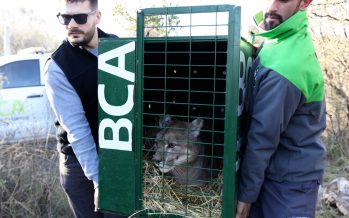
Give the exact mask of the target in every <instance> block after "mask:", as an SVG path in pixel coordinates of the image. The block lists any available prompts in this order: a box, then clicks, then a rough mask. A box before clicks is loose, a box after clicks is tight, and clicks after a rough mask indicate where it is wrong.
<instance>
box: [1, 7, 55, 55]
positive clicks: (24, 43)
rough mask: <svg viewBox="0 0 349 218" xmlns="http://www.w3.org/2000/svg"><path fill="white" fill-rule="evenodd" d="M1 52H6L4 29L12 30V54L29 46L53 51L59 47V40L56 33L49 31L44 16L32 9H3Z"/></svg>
mask: <svg viewBox="0 0 349 218" xmlns="http://www.w3.org/2000/svg"><path fill="white" fill-rule="evenodd" d="M0 19H1V21H2V22H1V23H0V54H3V53H4V47H3V45H4V38H3V37H4V30H5V28H6V26H8V27H9V30H10V47H11V54H15V53H17V52H18V51H19V50H21V49H25V48H29V47H43V48H45V50H46V51H52V50H53V49H54V48H56V47H57V45H58V43H59V40H58V39H57V38H56V36H55V33H50V32H48V31H47V29H48V28H47V27H48V26H49V24H48V23H47V22H46V21H45V20H44V18H41V17H39V16H38V15H36V14H35V13H34V12H33V11H32V10H30V9H29V10H28V9H25V8H19V9H18V10H15V11H9V10H6V8H3V9H1V15H0Z"/></svg>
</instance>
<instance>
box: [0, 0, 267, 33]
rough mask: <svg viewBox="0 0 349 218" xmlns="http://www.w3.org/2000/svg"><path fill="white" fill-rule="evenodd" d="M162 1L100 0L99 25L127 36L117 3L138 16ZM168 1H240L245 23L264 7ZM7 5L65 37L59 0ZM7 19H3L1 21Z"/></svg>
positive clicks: (14, 0)
mask: <svg viewBox="0 0 349 218" xmlns="http://www.w3.org/2000/svg"><path fill="white" fill-rule="evenodd" d="M258 1H260V0H258ZM162 2H163V1H162V0H99V10H100V11H101V12H102V19H101V23H100V24H99V27H100V28H101V29H103V30H104V31H106V32H109V33H114V34H116V35H118V36H120V37H127V36H128V33H126V32H125V31H124V30H123V29H122V28H121V27H120V25H118V24H117V22H116V18H115V17H113V15H112V9H113V7H114V6H115V5H116V3H120V4H123V5H125V7H127V9H128V11H129V13H131V14H132V13H133V12H134V13H135V16H136V11H137V10H138V9H140V8H148V7H152V6H153V5H156V6H161V5H162ZM168 2H170V3H171V4H172V5H176V4H178V6H195V5H216V4H233V2H238V5H241V8H242V23H243V25H246V24H245V23H249V22H251V20H252V19H251V17H252V16H253V14H254V13H255V12H256V11H258V10H261V9H262V8H261V6H260V4H258V3H257V4H256V1H255V0H235V1H233V0H191V1H188V0H173V1H168ZM260 2H262V1H260ZM6 5H7V6H3V7H6V8H7V9H9V10H18V8H20V7H24V8H26V9H32V10H33V12H34V13H37V14H38V15H40V16H42V17H43V18H45V20H46V21H47V23H48V24H49V26H48V29H47V30H48V31H52V32H54V33H56V35H57V37H64V33H65V30H64V27H63V26H62V25H61V24H59V22H58V20H57V18H56V16H55V15H56V14H57V13H58V11H59V10H58V8H59V0H11V1H8V2H7V3H6ZM5 21H6V18H5ZM5 21H4V20H1V21H0V22H5ZM0 26H1V25H0Z"/></svg>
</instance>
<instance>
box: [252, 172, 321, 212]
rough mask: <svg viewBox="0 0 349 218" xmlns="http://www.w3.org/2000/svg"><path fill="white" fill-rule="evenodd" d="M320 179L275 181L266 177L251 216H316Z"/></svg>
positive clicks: (253, 205)
mask: <svg viewBox="0 0 349 218" xmlns="http://www.w3.org/2000/svg"><path fill="white" fill-rule="evenodd" d="M318 189H319V182H318V181H316V180H315V181H306V182H275V181H271V180H268V179H265V181H264V183H263V185H262V188H261V192H260V194H259V197H258V199H257V201H256V202H254V203H253V204H252V206H251V210H250V216H249V218H314V217H315V210H316V201H317V195H318Z"/></svg>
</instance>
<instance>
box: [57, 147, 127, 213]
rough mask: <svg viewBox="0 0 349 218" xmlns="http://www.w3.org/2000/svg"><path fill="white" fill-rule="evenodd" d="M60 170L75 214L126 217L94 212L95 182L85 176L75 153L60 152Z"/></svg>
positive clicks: (64, 187) (62, 182)
mask: <svg viewBox="0 0 349 218" xmlns="http://www.w3.org/2000/svg"><path fill="white" fill-rule="evenodd" d="M59 171H60V181H61V185H62V187H63V189H64V191H65V193H66V195H67V197H68V201H69V204H70V207H71V208H72V211H73V213H74V216H75V217H77V218H109V217H110V218H116V217H126V216H119V215H115V214H109V213H101V212H94V187H93V182H92V181H91V180H89V179H87V177H86V176H85V174H84V172H83V171H82V168H81V166H80V163H79V162H78V160H77V158H76V157H75V156H73V155H65V154H62V153H60V157H59Z"/></svg>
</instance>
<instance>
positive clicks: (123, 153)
mask: <svg viewBox="0 0 349 218" xmlns="http://www.w3.org/2000/svg"><path fill="white" fill-rule="evenodd" d="M98 70H99V71H98V102H99V111H98V115H99V158H100V159H99V189H100V195H99V197H100V198H99V206H100V209H101V210H104V211H112V212H117V213H123V214H131V213H133V211H134V209H135V149H134V141H133V138H134V137H133V131H134V94H133V93H134V83H135V42H134V40H128V39H108V40H100V42H99V56H98Z"/></svg>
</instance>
